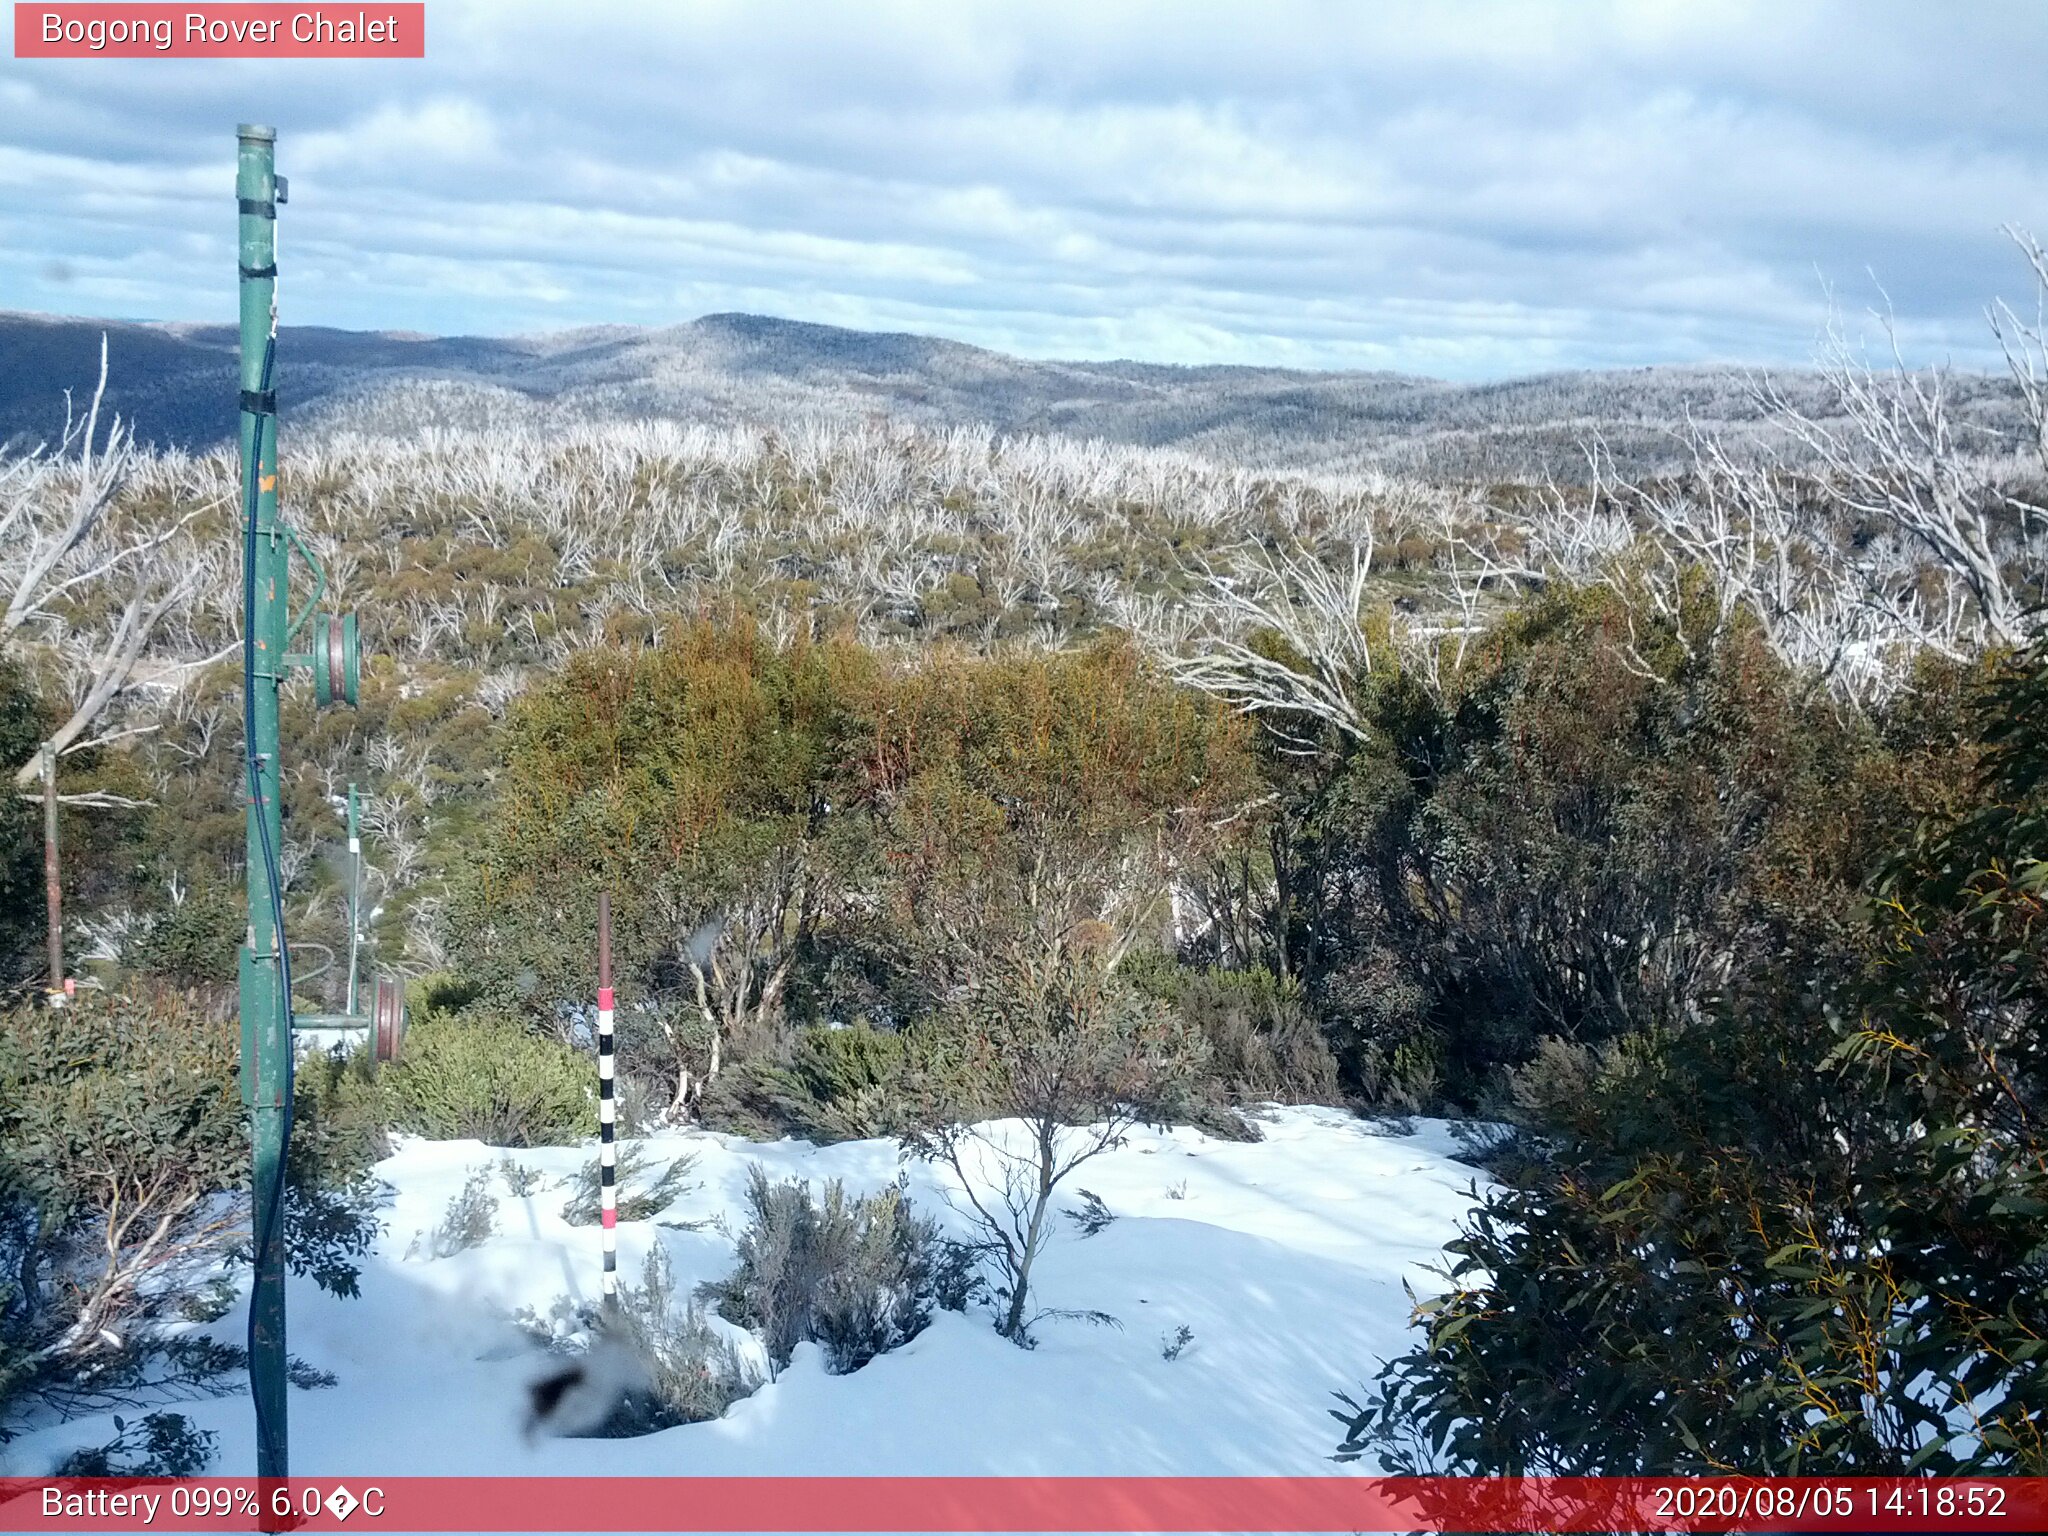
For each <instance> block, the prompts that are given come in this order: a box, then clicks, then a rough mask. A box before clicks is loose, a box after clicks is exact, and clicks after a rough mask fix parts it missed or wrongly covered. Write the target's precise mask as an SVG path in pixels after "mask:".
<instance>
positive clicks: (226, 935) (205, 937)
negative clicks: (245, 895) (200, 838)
mask: <svg viewBox="0 0 2048 1536" xmlns="http://www.w3.org/2000/svg"><path fill="white" fill-rule="evenodd" d="M248 922H249V916H248V909H247V908H246V907H245V906H244V904H243V900H242V893H241V892H240V891H238V890H236V889H235V888H234V887H233V886H232V885H229V884H228V883H227V882H225V881H218V880H202V881H200V882H198V883H196V884H194V885H193V887H192V888H191V889H190V890H189V891H187V892H186V893H185V896H184V899H183V900H182V901H178V902H175V903H166V904H165V905H164V906H162V907H161V908H159V909H158V910H157V911H156V912H155V913H153V914H151V915H150V917H149V919H148V920H147V923H146V925H145V927H144V928H143V931H142V933H141V935H140V936H139V937H138V938H137V939H136V941H135V943H134V944H133V945H131V946H129V951H130V952H129V953H127V954H124V955H123V957H122V958H123V959H124V960H125V961H126V962H128V963H129V964H131V965H133V966H135V967H137V968H138V969H140V970H144V971H148V972H151V973H153V974H155V975H158V976H164V977H168V978H170V979H172V980H174V981H179V982H187V983H191V982H232V981H233V980H234V979H235V976H236V966H237V961H236V948H237V946H238V945H239V944H240V943H241V942H242V933H243V929H245V928H246V927H247V926H248Z"/></svg>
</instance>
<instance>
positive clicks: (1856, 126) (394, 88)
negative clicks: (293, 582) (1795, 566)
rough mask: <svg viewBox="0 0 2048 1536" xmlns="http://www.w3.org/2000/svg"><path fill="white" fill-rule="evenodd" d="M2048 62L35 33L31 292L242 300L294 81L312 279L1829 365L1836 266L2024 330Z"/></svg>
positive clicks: (1073, 35) (293, 275)
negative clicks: (278, 48)
mask: <svg viewBox="0 0 2048 1536" xmlns="http://www.w3.org/2000/svg"><path fill="white" fill-rule="evenodd" d="M371 9H372V10H374V6H372V7H371ZM2044 78H2048V4H2042V3H2039V0H2010V3H1973V4H1967V5H1964V4H1932V3H1927V0H1918V3H1909V4H1890V3H1880V0H1843V3H1821V0H1770V3H1746V0H1719V3H1715V0H1683V3H1680V0H1672V3H1653V0H1637V3H1633V4H1619V3H1613V4H1609V3H1600V0H1560V3H1548V4H1544V3H1534V0H1436V3H1404V0H1371V3H1366V0H1357V3H1338V0H1244V3H1224V0H1174V3H1159V4H1154V3H1149V0H1083V3H1079V4H1067V3H1061V0H1031V3H1028V4H1026V3H1017V4H1009V5H996V4H978V3H972V0H900V3H899V0H861V3H857V4H845V5H841V4H837V3H830V0H808V3H805V0H795V3H786V4H785V3H775V0H732V3H675V0H670V3H654V0H647V3H640V4H633V5H624V4H603V3H588V0H585V3H577V4H569V3H557V4H533V3H526V0H478V3H469V0H430V3H429V4H428V7H427V57H426V58H425V59H424V60H417V61H367V60H347V61H315V60H288V61H267V62H243V61H232V62H228V61H201V60H159V59H142V60H93V61H73V60H64V61H53V60H34V59H27V60H24V59H15V58H13V57H11V48H10V50H9V55H8V56H0V309H18V310H34V311H42V312H50V313H58V314H73V315H92V316H107V317H121V318H131V319H167V320H209V321H221V320H227V319H229V318H231V317H232V314H233V302H234V300H233V268H234V250H233V243H232V242H233V237H234V210H233V204H232V198H233V192H232V186H233V157H234V127H235V124H236V123H238V122H242V121H261V122H269V123H272V124H274V125H275V126H276V127H277V129H278V134H279V139H278V168H279V170H280V171H281V172H282V173H284V174H285V175H286V176H288V177H289V178H290V181H291V189H292V193H291V201H290V204H289V205H288V207H287V208H286V210H285V213H284V216H283V217H282V219H281V220H280V224H279V240H280V258H279V264H280V268H281V271H282V273H283V281H282V295H281V306H282V309H283V315H284V319H285V321H286V323H287V324H307V325H311V324H318V325H334V326H345V327H350V328H354V329H365V330H394V331H420V332H430V333H437V334H458V333H462V334H490V335H503V334H512V333H524V332H533V331H545V330H556V329H562V328H566V327H572V326H582V325H592V324H614V323H616V324H636V325H670V324H675V323H678V322H682V321H687V320H690V319H693V318H695V317H696V316H698V315H702V314H707V313H714V312H718V311H724V310H746V311H752V312H756V313H763V314H772V315H780V316H786V317H790V318H794V319H801V320H812V321H818V322H823V323H826V324H833V325H844V326H853V327H858V328H862V329H872V330H902V331H912V332H917V333H921V334H927V335H938V336H946V337H951V338H954V339H956V340H961V341H967V342H972V343H975V344H978V345H982V346H987V347H992V348H996V349H998V350H1001V351H1005V352H1010V353H1015V354H1018V355H1022V356H1028V357H1068V358H1108V357H1131V358H1141V359H1146V360H1151V361H1158V362H1168V363H1255V364H1279V365H1287V366H1296V367H1305V368H1391V369H1398V370H1401V371H1404V372H1411V373H1423V374H1433V375H1437V376H1441V377H1446V378H1456V379H1488V378H1501V377H1511V376H1516V375H1523V374H1530V373H1537V372H1543V371H1548V370H1551V369H1558V368H1578V367H1619V366H1633V365H1638V364H1649V363H1672V362H1703V361H1722V362H1742V363H1751V364H1773V365H1785V364H1796V363H1799V362H1802V361H1805V360H1806V359H1808V358H1809V357H1810V356H1811V354H1812V351H1813V348H1814V343H1815V339H1816V336H1817V334H1818V333H1819V331H1820V330H1821V328H1822V326H1823V325H1824V324H1825V323H1826V320H1827V316H1828V313H1829V308H1830V305H1831V304H1832V305H1834V306H1836V307H1837V308H1839V310H1840V311H1841V312H1842V314H1843V315H1844V317H1845V319H1846V320H1847V321H1848V322H1849V323H1850V324H1851V328H1852V329H1854V328H1857V327H1859V326H1865V325H1867V316H1868V315H1869V313H1870V311H1871V310H1873V308H1883V307H1888V308H1889V310H1890V312H1891V313H1892V314H1893V315H1894V316H1895V318H1896V327H1897V331H1898V334H1899V336H1900V338H1901V342H1902V345H1903V346H1904V348H1905V350H1906V351H1907V352H1908V354H1909V355H1910V356H1911V358H1912V359H1913V360H1915V361H1941V360H1949V361H1953V362H1955V363H1957V364H1959V365H1962V366H1978V365H1989V364H1991V363H1994V362H1995V361H1996V353H1995V350H1993V344H1992V342H1991V338H1990V335H1989V332H1988V329H1987V326H1986V324H1985V318H1984V308H1985V305H1986V304H1987V303H1989V302H1990V301H1991V300H1993V299H1994V298H2000V297H2004V298H2009V299H2013V300H2015V301H2018V300H2022V299H2026V300H2027V301H2028V303H2029V305H2031V298H2030V292H2029V289H2028V286H2027V282H2026V278H2027V273H2026V270H2025V267H2024V265H2023V263H2022V262H2021V261H2020V259H2019V257H2018V254H2017V252H2016V251H2015V250H2014V248H2013V247H2012V245H2011V243H2010V242H2009V241H2008V239H2007V238H2006V237H2005V236H2004V235H2003V234H2002V233H2001V226H2003V225H2006V224H2018V225H2021V226H2024V227H2028V228H2032V229H2034V230H2037V231H2039V232H2040V233H2042V234H2043V235H2044V236H2048V111H2044V110H2042V107H2041V89H2042V81H2043V79H2044Z"/></svg>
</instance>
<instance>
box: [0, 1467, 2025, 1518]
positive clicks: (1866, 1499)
mask: <svg viewBox="0 0 2048 1536" xmlns="http://www.w3.org/2000/svg"><path fill="white" fill-rule="evenodd" d="M257 1529H266V1530H282V1529H292V1530H305V1531H353V1530H371V1531H393V1532H396V1531H864V1532H873V1531H898V1532H938V1531H1012V1532H1022V1531H1047V1532H1051V1531H1058V1532H1073V1531H1162V1532H1163V1531H1189V1532H1192V1531H1250V1532H1267V1531H1270V1532H1286V1531H1307V1532H1323V1531H1439V1530H1454V1531H1478V1530H1486V1531H1614V1530H1629V1531H1758V1532H1764V1531H1838V1532H1852V1531H1853V1532H1864V1531H2012V1532H2021V1531H2041V1530H2048V1478H1855V1477H1788V1478H1746V1477H1727V1478H1686V1477H1675V1478H1658V1477H1644V1478H1570V1477H1564V1478H1403V1477H1347V1476H1329V1477H701V1478H692V1477H387V1478H380V1477H346V1478H334V1477H316V1478H292V1479H290V1480H288V1481H281V1482H260V1481H258V1480H257V1479H255V1478H243V1479H235V1478H176V1479H169V1478H165V1479H142V1478H44V1479H35V1478H10V1479H0V1531H54V1530H96V1531H248V1530H257Z"/></svg>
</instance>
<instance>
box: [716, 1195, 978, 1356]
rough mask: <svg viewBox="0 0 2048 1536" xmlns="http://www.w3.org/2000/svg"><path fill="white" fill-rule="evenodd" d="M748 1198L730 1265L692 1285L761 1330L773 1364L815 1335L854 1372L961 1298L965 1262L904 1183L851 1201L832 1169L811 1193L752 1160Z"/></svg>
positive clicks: (733, 1318)
mask: <svg viewBox="0 0 2048 1536" xmlns="http://www.w3.org/2000/svg"><path fill="white" fill-rule="evenodd" d="M747 1203H748V1205H749V1206H750V1207H751V1208H752V1210H753V1215H752V1217H751V1219H750V1220H749V1222H748V1225H747V1230H746V1231H745V1232H744V1233H743V1234H742V1235H741V1237H740V1240H739V1258H738V1262H737V1264H736V1265H735V1267H734V1269H733V1271H732V1273H731V1274H729V1275H727V1276H726V1277H725V1278H724V1279H723V1280H716V1281H711V1282H707V1283H706V1284H705V1285H704V1286H702V1287H701V1288H700V1290H699V1294H700V1295H701V1296H702V1297H703V1298H704V1299H705V1300H707V1301H709V1302H711V1303H712V1304H713V1305H715V1306H716V1307H717V1309H718V1311H719V1313H720V1314H721V1315H722V1316H724V1317H725V1318H726V1319H727V1320H728V1321H730V1322H735V1323H738V1324H740V1325H741V1326H743V1327H747V1328H752V1329H755V1330H756V1331H758V1332H759V1333H760V1335H761V1338H762V1342H763V1343H764V1344H765V1345H766V1347H767V1350H768V1358H769V1360H770V1361H771V1362H772V1363H773V1365H774V1367H775V1369H777V1370H781V1369H782V1368H783V1367H784V1366H786V1365H788V1364H789V1359H790V1354H791V1352H792V1351H793V1350H794V1349H795V1348H796V1346H797V1345H798V1344H799V1343H800V1342H802V1341H803V1340H805V1339H813V1340H816V1341H817V1343H818V1344H819V1345H820V1346H821V1347H822V1348H823V1349H824V1351H825V1359H826V1363H827V1366H828V1368H829V1369H831V1370H832V1371H834V1372H836V1373H840V1374H844V1373H845V1372H848V1371H857V1370H859V1369H860V1368H861V1367H862V1366H863V1365H866V1364H867V1363H868V1361H870V1360H872V1359H874V1357H875V1356H876V1355H879V1354H882V1353H884V1352H885V1351H888V1350H891V1349H894V1348H896V1346H898V1345H899V1344H903V1343H907V1342H908V1341H909V1340H911V1339H913V1338H915V1337H916V1336H917V1335H918V1334H919V1333H921V1332H923V1331H924V1328H925V1326H926V1325H927V1324H928V1323H929V1322H930V1321H931V1314H932V1308H933V1306H934V1305H939V1306H948V1307H951V1308H953V1309H955V1310H958V1309H959V1308H961V1307H964V1306H965V1305H966V1303H967V1290H968V1287H969V1282H968V1280H967V1277H966V1273H965V1270H966V1264H965V1261H964V1260H963V1258H962V1257H961V1256H960V1255H959V1253H958V1252H957V1251H956V1250H954V1249H952V1248H950V1247H949V1246H948V1245H947V1244H946V1243H945V1241H944V1240H943V1239H942V1238H941V1237H940V1235H939V1230H938V1228H937V1226H936V1225H934V1224H933V1223H932V1222H931V1221H929V1220H927V1219H926V1218H924V1217H921V1216H918V1215H916V1214H914V1213H913V1212H912V1210H911V1208H910V1202H909V1201H908V1200H906V1199H905V1198H904V1197H903V1193H902V1191H901V1190H898V1189H896V1188H894V1187H891V1188H888V1189H885V1190H883V1191H881V1193H879V1194H875V1195H869V1196H866V1197H863V1198H858V1199H849V1198H848V1197H847V1194H846V1191H845V1189H844V1187H842V1186H841V1184H840V1183H839V1181H838V1180H836V1179H834V1180H833V1181H831V1182H830V1183H828V1184H827V1185H826V1186H825V1188H824V1193H823V1196H822V1198H814V1197H813V1196H812V1194H811V1191H810V1187H809V1186H808V1185H806V1184H804V1183H802V1182H801V1181H798V1180H791V1181H789V1182H787V1183H782V1184H777V1183H774V1182H772V1181H771V1180H770V1179H769V1177H768V1175H767V1173H766V1172H765V1171H764V1170H763V1169H762V1168H761V1167H760V1165H759V1164H756V1165H754V1166H753V1167H752V1168H751V1169H750V1170H749V1172H748V1179H747Z"/></svg>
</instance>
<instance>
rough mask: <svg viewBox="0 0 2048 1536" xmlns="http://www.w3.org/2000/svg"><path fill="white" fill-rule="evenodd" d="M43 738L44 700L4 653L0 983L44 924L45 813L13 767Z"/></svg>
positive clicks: (21, 963)
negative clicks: (18, 786) (16, 785)
mask: <svg viewBox="0 0 2048 1536" xmlns="http://www.w3.org/2000/svg"><path fill="white" fill-rule="evenodd" d="M42 739H43V720H42V706H41V703H40V702H39V701H38V699H37V697H36V693H35V690H34V688H33V686H32V685H31V683H30V681H29V676H28V672H27V670H26V669H25V668H24V667H23V666H22V665H21V663H20V662H18V661H16V660H15V659H14V658H13V657H11V656H0V774H4V775H5V776H6V778H7V780H8V781H9V793H8V794H7V795H5V796H4V797H0V986H7V985H11V984H12V983H14V982H16V981H18V980H20V979H21V978H22V977H23V976H24V975H25V974H27V972H28V971H29V969H30V968H31V967H32V966H33V964H34V960H33V958H32V957H33V955H34V952H35V950H34V944H35V939H36V937H37V935H38V934H39V933H40V932H41V929H42V925H43V860H42V829H41V826H40V825H39V821H40V814H41V813H40V811H39V810H38V808H37V807H36V806H35V805H34V804H33V803H32V802H31V801H28V800H26V799H23V798H22V797H21V796H19V795H17V794H15V793H13V792H12V780H13V778H14V770H15V769H17V768H19V767H20V766H21V765H22V764H23V763H25V762H27V761H28V760H29V758H30V757H32V756H34V755H35V751H36V748H37V747H38V746H39V745H40V744H41V743H42Z"/></svg>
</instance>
